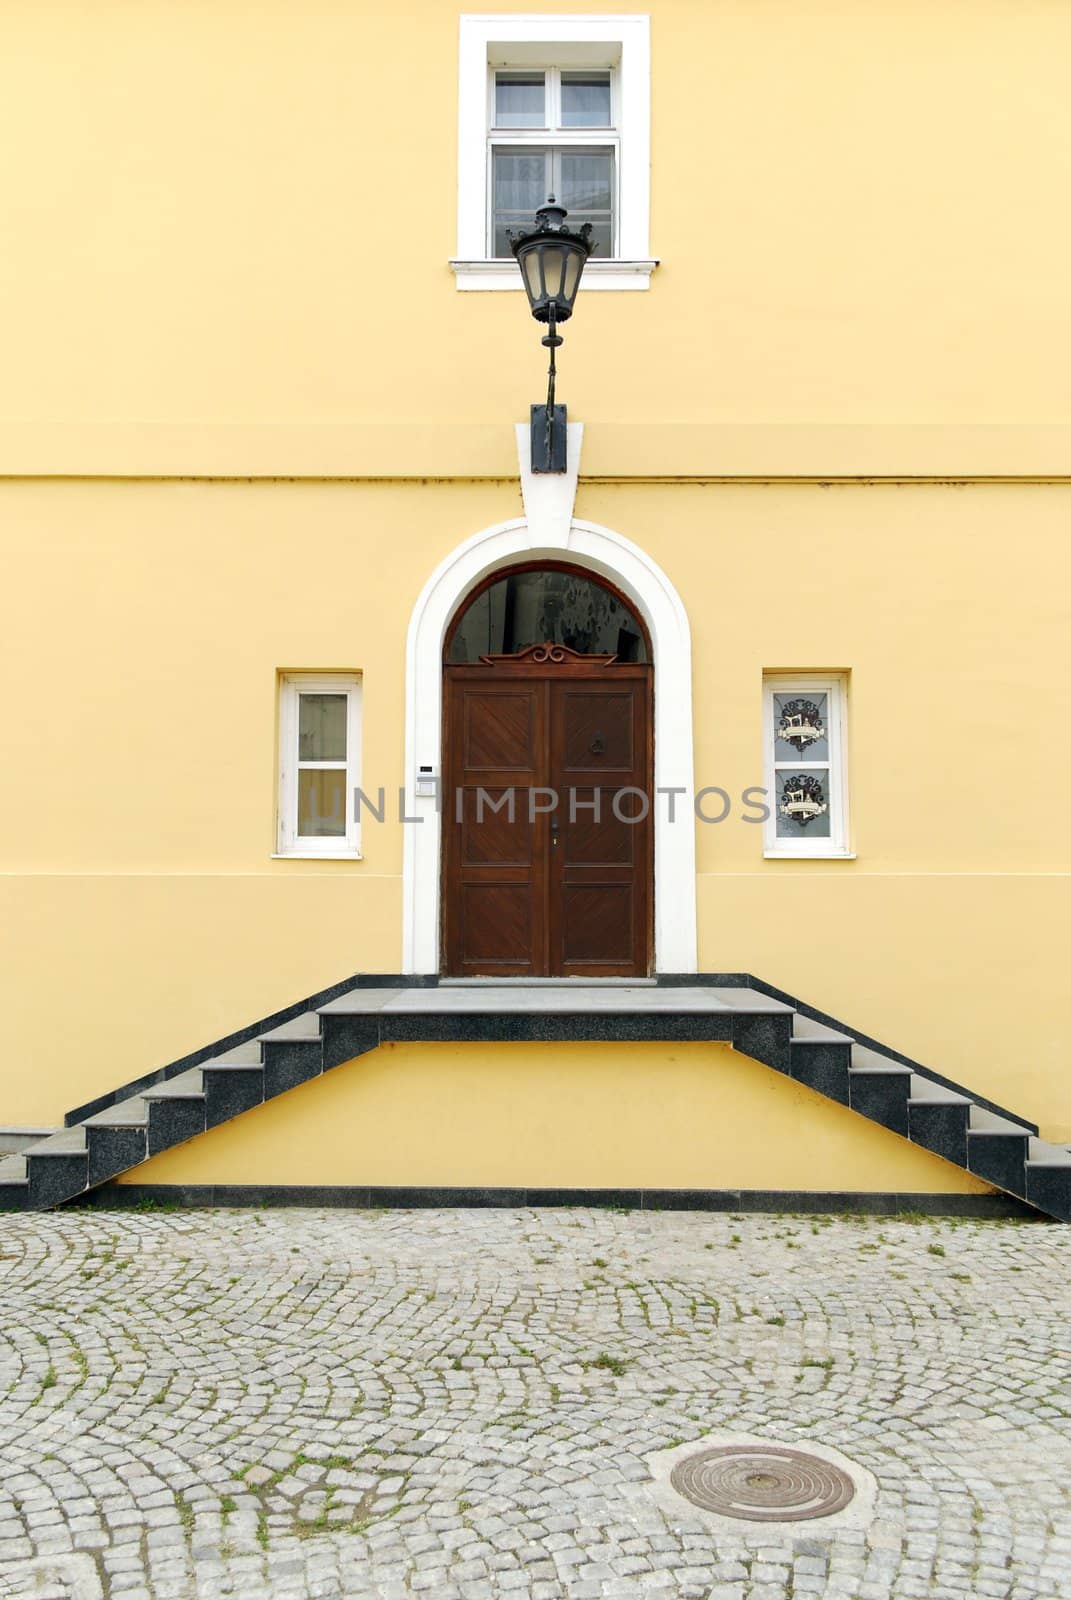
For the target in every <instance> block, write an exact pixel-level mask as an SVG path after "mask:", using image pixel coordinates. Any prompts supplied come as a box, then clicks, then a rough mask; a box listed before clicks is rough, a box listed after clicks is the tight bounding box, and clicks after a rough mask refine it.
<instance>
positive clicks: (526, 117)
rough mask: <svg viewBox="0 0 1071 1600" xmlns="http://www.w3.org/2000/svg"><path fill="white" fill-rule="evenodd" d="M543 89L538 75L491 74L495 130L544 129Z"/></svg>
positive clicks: (544, 98)
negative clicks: (493, 81) (493, 90)
mask: <svg viewBox="0 0 1071 1600" xmlns="http://www.w3.org/2000/svg"><path fill="white" fill-rule="evenodd" d="M545 107H546V89H545V85H544V80H543V74H542V73H541V72H523V73H522V72H497V73H496V74H495V127H496V128H543V127H545V126H546V112H545Z"/></svg>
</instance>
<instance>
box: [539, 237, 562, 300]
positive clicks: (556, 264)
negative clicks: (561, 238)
mask: <svg viewBox="0 0 1071 1600" xmlns="http://www.w3.org/2000/svg"><path fill="white" fill-rule="evenodd" d="M540 255H541V256H542V257H543V286H544V289H545V292H546V294H547V296H548V298H550V299H551V300H560V299H561V298H562V283H563V280H564V278H565V259H566V256H567V255H568V251H566V250H564V249H563V248H562V246H561V245H559V244H545V245H542V246H541V247H540Z"/></svg>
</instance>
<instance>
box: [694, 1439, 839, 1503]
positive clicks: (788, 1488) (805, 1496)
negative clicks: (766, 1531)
mask: <svg viewBox="0 0 1071 1600" xmlns="http://www.w3.org/2000/svg"><path fill="white" fill-rule="evenodd" d="M670 1482H671V1483H672V1485H673V1487H674V1489H676V1490H677V1493H678V1494H682V1495H684V1497H685V1499H687V1500H690V1501H691V1502H692V1504H693V1505H696V1506H700V1507H701V1508H702V1509H703V1510H704V1511H716V1512H718V1513H719V1515H721V1516H723V1517H741V1518H743V1519H745V1520H746V1521H748V1522H803V1521H805V1520H806V1519H807V1518H810V1517H831V1516H832V1515H833V1513H834V1511H842V1510H843V1509H844V1507H845V1506H846V1505H847V1504H848V1502H849V1500H850V1499H851V1498H852V1496H853V1495H854V1494H855V1485H854V1483H853V1482H852V1480H851V1479H850V1478H849V1476H848V1474H847V1473H846V1472H842V1471H841V1469H840V1467H835V1466H833V1464H832V1462H829V1461H822V1460H821V1459H820V1458H819V1457H818V1456H811V1455H804V1454H803V1452H802V1451H800V1450H784V1449H781V1448H780V1447H779V1446H777V1445H768V1446H764V1445H726V1446H723V1447H721V1448H720V1449H716V1450H701V1451H700V1452H699V1453H698V1455H694V1456H688V1457H687V1459H686V1460H684V1461H678V1463H677V1465H676V1466H675V1467H674V1468H673V1472H672V1474H671V1475H670Z"/></svg>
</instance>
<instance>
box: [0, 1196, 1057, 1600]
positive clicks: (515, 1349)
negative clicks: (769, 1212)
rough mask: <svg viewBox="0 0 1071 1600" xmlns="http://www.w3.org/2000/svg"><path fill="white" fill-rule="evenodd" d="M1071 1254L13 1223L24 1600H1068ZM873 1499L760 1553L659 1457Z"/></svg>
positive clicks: (793, 1230) (973, 1228)
mask: <svg viewBox="0 0 1071 1600" xmlns="http://www.w3.org/2000/svg"><path fill="white" fill-rule="evenodd" d="M1069 1267H1071V1228H1060V1227H1057V1226H1046V1225H1044V1224H1033V1223H1031V1224H1016V1223H980V1222H959V1223H957V1222H952V1221H947V1220H944V1221H918V1222H912V1221H910V1220H895V1221H894V1220H885V1219H880V1220H879V1219H875V1218H870V1219H859V1220H851V1219H837V1220H832V1219H824V1218H822V1219H814V1220H812V1219H810V1218H801V1217H782V1218H778V1217H727V1216H704V1215H699V1214H695V1213H668V1212H663V1213H632V1214H627V1213H624V1214H614V1213H608V1212H591V1211H583V1210H575V1211H574V1210H561V1211H507V1212H487V1211H483V1212H481V1211H452V1212H451V1211H436V1212H340V1211H322V1212H309V1211H245V1212H228V1211H216V1212H163V1211H158V1212H122V1213H120V1212H90V1211H68V1212H65V1213H58V1214H52V1215H45V1216H37V1217H19V1216H11V1215H8V1216H0V1462H2V1467H3V1470H2V1474H0V1595H3V1596H9V1597H18V1600H23V1597H28V1596H31V1595H32V1596H38V1597H44V1596H48V1597H50V1600H52V1597H59V1596H63V1597H67V1600H101V1597H102V1596H115V1597H121V1600H149V1597H152V1600H169V1597H173V1600H185V1597H197V1600H201V1597H209V1596H215V1595H242V1596H246V1595H248V1596H257V1597H259V1596H270V1597H273V1600H274V1597H284V1596H290V1597H295V1600H296V1597H306V1596H322V1597H332V1596H346V1597H350V1600H357V1597H360V1600H363V1597H366V1596H367V1597H375V1600H403V1597H404V1600H412V1597H419V1596H421V1595H427V1596H428V1597H429V1600H490V1597H499V1596H501V1597H502V1600H558V1597H561V1600H626V1597H637V1596H664V1597H666V1600H677V1597H681V1600H683V1597H695V1600H745V1597H747V1600H788V1597H794V1600H805V1597H811V1596H826V1597H827V1600H886V1597H891V1596H896V1597H905V1600H906V1597H915V1596H950V1597H951V1596H956V1597H959V1596H965V1597H969V1600H976V1597H977V1600H981V1597H990V1596H991V1597H993V1600H999V1597H1008V1600H1057V1597H1064V1596H1071V1314H1069V1313H1071V1282H1069V1271H1068V1269H1069ZM711 1430H727V1431H733V1432H738V1433H754V1434H759V1435H761V1436H762V1437H764V1438H768V1439H771V1440H776V1441H778V1442H781V1443H786V1444H792V1445H796V1446H798V1447H802V1448H806V1442H807V1441H808V1440H813V1441H815V1442H816V1443H824V1444H826V1445H829V1446H832V1447H834V1448H835V1449H837V1450H840V1451H842V1452H843V1453H844V1454H845V1455H847V1456H848V1457H849V1458H851V1459H852V1460H853V1461H855V1462H857V1463H860V1464H862V1465H863V1466H865V1467H868V1468H870V1470H871V1471H872V1472H873V1473H875V1474H876V1476H877V1479H878V1483H879V1493H878V1500H877V1509H876V1516H875V1519H874V1520H873V1521H871V1522H870V1523H869V1525H868V1526H867V1527H866V1528H862V1529H859V1530H857V1531H848V1532H837V1533H835V1534H832V1535H831V1534H829V1533H828V1532H827V1533H825V1534H823V1529H822V1524H821V1522H809V1523H800V1524H797V1525H796V1526H795V1527H794V1528H793V1530H792V1532H791V1534H790V1535H788V1536H786V1535H784V1534H783V1533H780V1532H777V1533H775V1532H772V1531H770V1530H763V1528H762V1527H761V1525H753V1524H743V1523H741V1524H740V1525H739V1527H740V1531H739V1533H737V1532H735V1531H734V1532H733V1533H732V1535H730V1536H723V1535H722V1534H721V1533H717V1534H715V1533H713V1532H712V1530H711V1528H710V1526H709V1524H707V1523H705V1522H704V1521H703V1520H702V1518H701V1517H699V1516H698V1515H697V1514H695V1513H692V1512H689V1511H688V1510H687V1508H686V1507H684V1506H683V1505H682V1507H681V1511H680V1514H679V1515H674V1514H672V1513H671V1512H670V1511H668V1510H667V1511H663V1510H662V1509H661V1508H660V1506H659V1505H658V1504H657V1503H656V1502H655V1499H654V1496H653V1494H652V1492H651V1489H650V1487H649V1484H650V1480H649V1477H648V1468H647V1465H646V1461H645V1458H646V1457H647V1456H648V1455H649V1454H650V1453H651V1452H654V1451H658V1450H664V1449H666V1448H668V1447H670V1446H675V1445H678V1444H680V1443H681V1442H682V1441H688V1440H692V1439H694V1440H696V1441H701V1440H702V1439H703V1438H704V1436H705V1435H706V1434H707V1433H709V1432H710V1431H711Z"/></svg>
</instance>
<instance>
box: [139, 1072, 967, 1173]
mask: <svg viewBox="0 0 1071 1600" xmlns="http://www.w3.org/2000/svg"><path fill="white" fill-rule="evenodd" d="M126 1181H128V1182H130V1183H169V1184H170V1183H173V1184H207V1183H219V1184H225V1183H241V1184H263V1183H272V1184H395V1185H399V1184H445V1185H454V1186H461V1185H474V1186H479V1185H489V1186H506V1187H511V1186H522V1187H530V1188H537V1187H553V1186H557V1185H563V1186H576V1187H583V1188H614V1187H616V1186H619V1185H624V1186H639V1187H644V1188H671V1189H673V1188H675V1189H688V1188H697V1189H727V1188H728V1189H733V1188H744V1189H804V1190H819V1191H827V1190H830V1189H835V1190H863V1191H867V1192H871V1193H873V1192H879V1193H880V1192H883V1191H900V1192H903V1193H926V1192H932V1193H941V1194H984V1193H988V1192H989V1190H988V1186H987V1185H986V1184H984V1183H981V1182H980V1181H979V1180H978V1179H976V1178H973V1177H970V1176H969V1175H968V1174H967V1173H964V1172H961V1171H960V1170H959V1168H958V1167H953V1166H950V1165H949V1164H948V1163H947V1162H945V1161H942V1160H940V1158H939V1157H937V1156H932V1155H930V1154H929V1153H928V1152H926V1151H923V1150H920V1149H919V1148H918V1147H917V1146H915V1145H911V1144H908V1142H907V1141H906V1140H905V1139H898V1138H897V1137H896V1135H895V1134H892V1133H889V1132H888V1131H887V1130H886V1129H884V1128H880V1127H878V1126H877V1125H876V1124H875V1123H872V1122H868V1121H867V1120H866V1119H865V1118H863V1117H859V1116H856V1115H855V1114H854V1113H853V1112H851V1111H847V1110H845V1108H844V1107H843V1106H838V1105H834V1104H832V1103H831V1102H829V1101H827V1100H824V1099H823V1098H822V1097H821V1096H820V1095H817V1094H814V1093H813V1092H812V1091H811V1090H810V1089H806V1088H804V1087H803V1086H802V1085H801V1084H796V1083H793V1082H792V1081H791V1080H789V1079H787V1078H784V1077H782V1076H781V1074H780V1073H777V1072H774V1071H772V1070H771V1069H770V1068H768V1067H764V1066H761V1065H760V1064H759V1063H758V1062H756V1061H752V1060H750V1059H749V1058H748V1057H746V1056H741V1055H739V1054H737V1053H736V1052H735V1051H734V1050H732V1049H731V1048H730V1047H729V1046H728V1045H716V1044H715V1045H706V1044H690V1045H670V1046H663V1045H653V1044H650V1045H646V1044H641V1045H625V1046H621V1045H610V1044H587V1045H563V1044H551V1045H547V1044H511V1045H492V1044H476V1045H474V1044H467V1045H455V1044H422V1045H414V1044H406V1045H381V1046H380V1048H379V1049H378V1050H374V1051H372V1052H371V1053H370V1054H369V1055H366V1056H361V1057H359V1058H358V1059H357V1060H356V1061H351V1062H347V1063H346V1065H345V1066H342V1067H338V1068H336V1069H335V1070H334V1071H332V1072H329V1073H328V1074H327V1075H326V1076H325V1077H323V1078H320V1079H317V1080H316V1081H315V1082H313V1083H308V1084H304V1085H303V1086H302V1087H301V1088H299V1089H295V1090H292V1091H291V1092H290V1093H289V1094H287V1095H285V1096H283V1097H281V1098H280V1099H279V1100H276V1101H270V1102H269V1103H268V1104H267V1105H264V1106H261V1107H258V1108H257V1109H255V1110H253V1111H250V1112H247V1113H246V1114H245V1115H244V1116H242V1117H239V1118H237V1119H235V1121H234V1122H231V1123H226V1124H224V1125H223V1126H221V1127H219V1128H213V1129H212V1130H211V1132H209V1133H207V1134H205V1135H203V1136H202V1137H201V1138H199V1139H196V1140H193V1141H191V1142H190V1143H188V1144H185V1145H181V1146H179V1147H177V1148H176V1149H174V1150H169V1151H167V1152H165V1154H163V1155H160V1156H154V1157H153V1159H152V1160H151V1161H148V1162H146V1163H145V1164H144V1165H143V1166H141V1167H139V1168H138V1169H137V1170H136V1172H132V1173H130V1174H129V1175H128V1177H127V1180H126Z"/></svg>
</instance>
